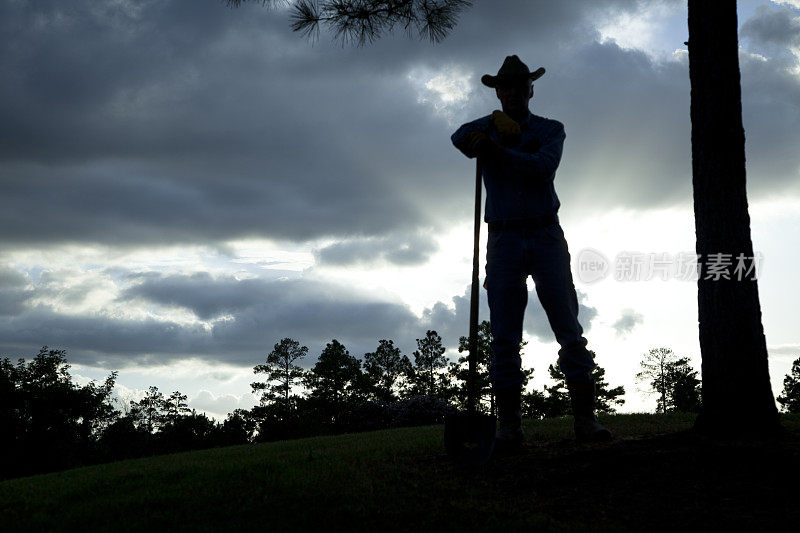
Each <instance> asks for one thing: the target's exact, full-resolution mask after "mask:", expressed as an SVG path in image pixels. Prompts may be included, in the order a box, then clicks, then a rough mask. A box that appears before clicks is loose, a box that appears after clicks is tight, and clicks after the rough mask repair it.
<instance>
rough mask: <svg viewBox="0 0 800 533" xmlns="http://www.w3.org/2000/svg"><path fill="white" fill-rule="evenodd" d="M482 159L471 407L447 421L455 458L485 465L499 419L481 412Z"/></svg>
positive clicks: (450, 449)
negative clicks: (479, 404) (479, 297)
mask: <svg viewBox="0 0 800 533" xmlns="http://www.w3.org/2000/svg"><path fill="white" fill-rule="evenodd" d="M482 174H483V168H482V164H481V160H480V158H476V161H475V241H474V248H473V253H472V294H471V297H470V308H469V375H468V376H467V410H466V411H460V412H457V413H453V414H451V415H448V416H447V417H446V418H445V421H444V447H445V450H447V455H449V456H450V457H451V458H452V459H453V460H455V461H457V462H460V463H468V464H483V463H485V462H486V461H488V460H489V458H490V457H491V456H492V451H493V450H494V435H495V430H496V426H497V421H496V419H495V417H494V416H491V415H487V414H484V413H480V412H478V376H477V363H478V291H479V290H480V288H479V285H478V260H479V256H480V242H479V241H480V234H481V188H482V186H483V184H482V183H481V176H482Z"/></svg>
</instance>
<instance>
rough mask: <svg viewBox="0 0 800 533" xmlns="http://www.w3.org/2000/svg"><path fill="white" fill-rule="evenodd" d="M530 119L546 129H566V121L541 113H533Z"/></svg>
mask: <svg viewBox="0 0 800 533" xmlns="http://www.w3.org/2000/svg"><path fill="white" fill-rule="evenodd" d="M530 121H531V124H535V125H536V126H537V127H539V128H542V129H544V130H551V131H564V123H563V122H561V121H558V120H555V119H552V118H548V117H542V116H540V115H534V114H533V113H531V116H530Z"/></svg>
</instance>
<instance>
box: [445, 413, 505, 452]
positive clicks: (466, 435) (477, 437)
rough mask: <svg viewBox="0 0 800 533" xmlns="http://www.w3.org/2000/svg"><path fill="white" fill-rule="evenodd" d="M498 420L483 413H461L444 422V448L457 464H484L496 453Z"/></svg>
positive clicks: (450, 416)
mask: <svg viewBox="0 0 800 533" xmlns="http://www.w3.org/2000/svg"><path fill="white" fill-rule="evenodd" d="M496 430H497V420H496V418H495V417H494V416H491V415H486V414H483V413H470V412H459V413H453V414H451V415H448V416H447V417H446V418H445V421H444V447H445V450H447V455H449V456H450V458H451V459H453V460H454V461H456V462H459V463H468V464H483V463H485V462H486V461H488V460H489V458H491V456H492V452H493V451H494V436H495V431H496Z"/></svg>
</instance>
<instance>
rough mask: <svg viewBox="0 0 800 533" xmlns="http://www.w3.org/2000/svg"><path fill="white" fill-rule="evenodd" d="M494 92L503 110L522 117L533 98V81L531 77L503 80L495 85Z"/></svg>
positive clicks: (512, 115)
mask: <svg viewBox="0 0 800 533" xmlns="http://www.w3.org/2000/svg"><path fill="white" fill-rule="evenodd" d="M494 92H495V94H496V95H497V98H498V100H500V105H501V106H502V107H503V112H504V113H505V114H507V115H509V116H511V117H522V116H524V115H525V112H526V111H527V110H528V104H529V103H530V100H531V98H533V82H532V81H531V80H529V79H524V78H520V79H517V80H509V81H503V82H500V83H498V84H497V85H495V87H494Z"/></svg>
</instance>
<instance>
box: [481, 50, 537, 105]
mask: <svg viewBox="0 0 800 533" xmlns="http://www.w3.org/2000/svg"><path fill="white" fill-rule="evenodd" d="M544 72H545V70H544V68H543V67H539V68H538V69H536V70H535V71H534V72H531V71H530V69H529V68H528V66H527V65H526V64H525V63H523V62H522V61H521V60H520V59H519V57H517V56H516V55H513V56H508V57H506V59H505V61H503V66H501V67H500V70H498V71H497V75H496V76H492V75H490V74H485V75H484V76H483V77H481V82H483V84H484V85H486V86H487V87H492V88H494V90H495V93H496V94H497V98H498V99H499V100H500V103H501V104H502V106H503V112H504V113H507V114H509V115H511V116H516V117H518V118H519V117H522V116H524V115H525V113H526V112H527V110H528V103H529V102H530V99H531V98H532V97H533V82H534V81H535V80H537V79H539V78H541V77H542V76H543V75H544Z"/></svg>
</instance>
